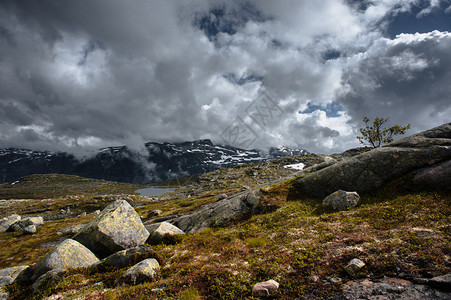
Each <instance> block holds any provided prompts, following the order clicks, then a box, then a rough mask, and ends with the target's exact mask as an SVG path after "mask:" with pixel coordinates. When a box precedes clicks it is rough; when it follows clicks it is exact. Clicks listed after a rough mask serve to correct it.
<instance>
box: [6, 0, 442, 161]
mask: <svg viewBox="0 0 451 300" xmlns="http://www.w3.org/2000/svg"><path fill="white" fill-rule="evenodd" d="M416 2H417V1H415V0H411V1H405V2H404V1H403V2H402V5H399V2H398V1H394V0H393V1H387V0H385V1H376V0H374V1H365V2H360V4H359V3H357V2H356V1H341V0H340V1H339V0H324V1H321V3H318V2H317V1H314V0H307V1H287V2H286V3H280V2H274V1H257V0H255V1H254V0H253V1H226V0H215V1H206V0H194V1H189V2H186V1H148V0H134V1H132V2H124V1H121V0H108V1H107V0H94V1H56V0H43V1H31V0H29V1H28V0H24V1H12V0H4V1H2V2H0V147H11V146H14V147H25V148H32V149H49V150H65V151H70V152H75V153H85V152H86V151H89V150H92V149H96V148H99V147H104V146H110V145H121V144H128V145H132V146H133V147H135V148H137V149H139V148H140V147H141V145H142V144H143V143H144V142H145V141H183V140H192V139H200V138H210V139H213V140H214V141H215V142H219V143H220V142H222V139H221V138H220V135H221V133H222V132H223V131H224V129H226V128H227V127H228V126H229V125H230V124H231V123H232V122H233V121H234V120H235V119H236V118H237V117H241V118H242V119H243V120H245V122H247V125H248V126H250V127H251V128H252V129H253V130H254V131H255V132H256V133H257V134H258V139H257V140H256V142H255V144H254V145H253V146H254V147H267V146H270V145H293V146H298V147H304V148H306V149H308V150H310V151H319V152H332V151H340V150H344V149H345V148H347V147H350V146H356V145H357V140H356V139H355V135H356V128H357V127H358V126H359V122H360V120H361V117H362V115H363V114H365V113H366V112H368V111H371V112H374V113H378V114H381V115H386V116H388V117H391V118H392V119H393V120H394V121H396V122H405V121H408V119H409V118H410V119H411V121H409V122H411V123H412V125H413V127H414V128H415V129H417V130H420V129H426V128H427V127H430V126H431V125H436V123H437V122H441V121H444V120H445V119H446V118H445V117H444V113H443V112H447V111H449V104H448V103H449V97H448V95H449V90H448V89H447V87H446V86H447V85H446V84H445V83H446V82H447V81H448V82H449V71H448V70H449V55H447V53H446V49H448V48H449V41H448V40H449V36H448V35H447V34H446V33H444V32H441V33H440V32H436V33H430V34H428V35H427V36H415V35H412V34H410V35H405V36H404V37H402V38H392V39H386V38H384V35H385V31H386V29H387V28H388V27H387V26H389V24H390V22H394V20H395V19H396V16H398V15H401V14H403V13H405V12H409V10H411V7H413V5H415V3H416ZM436 2H437V1H427V3H426V4H427V5H426V4H425V5H423V6H422V13H421V15H422V17H424V16H427V15H428V14H429V12H428V9H430V11H431V13H432V12H433V11H435V10H434V9H433V8H434V5H435V4H436ZM362 3H363V4H364V5H362ZM439 3H445V1H439ZM387 16H390V18H388V17H387ZM447 47H448V48H447ZM262 91H266V92H267V93H268V94H269V95H271V97H272V99H274V101H276V102H277V105H278V106H279V107H280V109H281V110H282V111H283V112H284V113H283V114H280V115H278V117H277V118H274V119H273V120H271V122H270V123H271V126H269V127H268V128H265V129H262V128H260V127H259V126H258V124H256V123H255V122H253V120H252V119H251V118H250V117H249V116H248V115H246V108H247V107H249V105H251V103H252V101H255V99H256V98H257V97H258V95H259V93H260V92H262ZM426 98H427V99H428V100H427V101H424V100H423V101H421V99H426ZM337 103H340V104H341V106H340V105H338V104H337ZM407 116H409V117H407Z"/></svg>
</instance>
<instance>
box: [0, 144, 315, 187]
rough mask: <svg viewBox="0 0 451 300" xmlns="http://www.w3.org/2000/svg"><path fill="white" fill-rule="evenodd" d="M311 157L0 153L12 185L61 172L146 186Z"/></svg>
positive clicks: (227, 149) (158, 149)
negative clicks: (33, 176)
mask: <svg viewBox="0 0 451 300" xmlns="http://www.w3.org/2000/svg"><path fill="white" fill-rule="evenodd" d="M304 154H308V152H307V151H306V150H302V149H288V148H286V147H283V148H280V149H278V148H271V150H270V152H269V154H268V155H266V154H264V153H262V152H261V151H259V150H244V149H240V148H235V147H231V146H220V145H214V144H213V143H212V142H211V141H210V140H197V141H192V142H184V143H155V142H149V143H146V144H145V149H143V150H142V151H136V150H133V149H130V148H128V147H127V146H119V147H108V148H103V149H100V150H99V151H98V152H97V153H96V154H95V155H94V156H92V157H89V158H85V159H82V160H78V159H76V158H75V157H74V156H72V155H70V154H67V153H63V152H47V151H44V152H40V151H30V150H23V149H14V148H9V149H0V182H12V181H15V180H17V179H18V178H20V177H23V176H26V175H31V174H45V173H60V174H72V175H79V176H84V177H89V178H96V179H105V180H111V181H118V182H129V183H146V182H151V181H159V180H165V179H171V178H179V177H184V176H189V175H193V174H201V173H205V172H210V171H214V170H218V169H221V168H228V167H233V166H235V165H238V164H242V163H251V162H258V161H262V160H271V159H275V158H279V157H283V156H287V155H304Z"/></svg>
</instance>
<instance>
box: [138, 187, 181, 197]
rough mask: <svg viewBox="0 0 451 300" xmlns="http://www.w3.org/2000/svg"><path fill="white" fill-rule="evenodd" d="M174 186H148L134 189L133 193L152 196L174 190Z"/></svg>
mask: <svg viewBox="0 0 451 300" xmlns="http://www.w3.org/2000/svg"><path fill="white" fill-rule="evenodd" d="M175 190H176V188H162V187H148V188H144V189H139V190H136V191H135V193H137V194H139V195H140V196H144V197H153V196H158V195H161V194H165V193H169V192H173V191H175Z"/></svg>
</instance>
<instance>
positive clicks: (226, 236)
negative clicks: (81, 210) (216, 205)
mask: <svg viewBox="0 0 451 300" xmlns="http://www.w3.org/2000/svg"><path fill="white" fill-rule="evenodd" d="M250 168H255V165H250V166H241V167H240V168H232V170H228V171H224V170H219V171H215V172H213V173H210V174H208V175H202V176H200V177H199V178H201V180H200V181H199V182H197V183H196V182H193V183H192V184H191V185H190V186H189V187H188V186H187V187H184V188H181V189H179V191H177V192H174V193H170V194H168V195H167V196H164V197H162V198H161V199H160V200H158V201H147V200H146V199H136V203H135V204H137V205H136V206H137V208H136V209H137V211H138V213H139V214H140V215H144V216H145V215H146V213H148V212H150V211H152V210H154V209H161V210H163V215H170V214H175V213H182V212H186V211H190V210H194V209H197V208H199V207H200V206H202V205H205V204H208V203H212V202H214V201H217V200H218V197H219V196H218V195H219V194H221V193H226V194H232V193H234V192H237V191H239V190H240V187H241V185H243V184H253V186H257V185H259V184H261V183H262V182H264V179H256V180H254V179H250V177H249V176H247V177H246V176H244V175H243V174H245V173H247V172H248V171H249V169H250ZM282 169H283V168H278V167H277V166H276V165H269V166H268V170H267V169H263V172H265V173H266V174H270V173H271V172H273V171H274V172H275V173H277V170H282ZM259 171H262V170H259ZM283 172H285V170H283ZM242 175H243V177H241V176H242ZM234 176H235V177H234ZM264 176H267V175H264ZM212 179H214V181H211V180H212ZM251 180H252V181H253V183H251ZM225 182H232V183H233V184H232V186H227V187H226V188H225V189H222V188H220V187H218V186H221V185H223V184H224V185H226V184H225ZM204 184H205V186H204ZM262 190H263V196H262V201H261V202H262V203H261V207H260V213H259V214H256V215H254V216H252V217H250V218H249V219H247V220H245V221H241V222H236V223H234V224H232V225H230V226H228V227H224V228H207V229H205V230H203V231H201V232H198V233H196V234H191V235H187V236H186V237H184V238H183V239H182V240H181V242H180V243H176V244H173V245H159V246H151V247H152V248H153V249H154V250H156V251H157V253H158V255H159V258H160V261H161V272H160V274H159V279H158V280H156V281H153V282H147V283H144V284H140V285H136V286H131V285H120V284H118V281H117V280H118V278H119V277H120V276H121V274H122V273H123V272H124V271H125V268H124V269H119V270H117V269H110V270H105V271H104V272H99V273H93V274H91V273H89V272H87V270H85V269H77V270H71V271H67V272H66V273H64V274H62V275H61V276H63V277H64V278H65V279H64V280H53V281H51V282H49V283H48V284H47V285H46V286H45V287H44V288H43V290H42V291H40V293H39V294H33V293H32V292H31V291H30V290H23V289H21V288H20V287H18V286H15V285H13V286H10V287H8V289H9V290H10V291H11V293H12V299H32V298H33V297H34V298H36V299H41V298H43V297H44V296H49V295H59V296H61V297H64V298H66V299H75V298H77V297H78V298H81V299H149V298H151V299H156V298H160V299H162V298H167V299H253V298H252V287H253V285H254V284H255V283H256V282H259V281H266V280H269V279H274V280H276V281H278V282H279V283H280V288H279V290H278V291H277V294H276V295H274V297H275V298H277V299H294V298H299V299H319V298H323V299H327V298H334V297H336V296H337V294H338V293H339V292H340V290H341V289H342V284H343V283H345V282H346V281H348V280H352V279H356V278H367V277H370V278H372V279H377V278H382V277H384V276H396V277H402V278H406V279H411V278H417V277H432V276H437V275H442V274H446V273H449V272H451V262H450V260H449V257H450V255H451V246H450V245H451V243H450V242H451V239H450V233H451V230H450V226H451V225H449V224H451V222H450V221H451V205H450V204H451V193H450V191H449V190H448V191H441V192H415V191H407V192H401V190H400V189H399V182H398V183H393V184H391V185H387V186H386V187H385V188H383V189H380V190H379V191H378V192H376V193H373V194H371V195H366V196H364V197H362V204H361V206H359V207H357V208H355V209H352V210H350V211H345V212H333V211H330V210H327V209H325V208H323V207H322V206H321V204H320V201H319V200H318V199H313V198H309V197H306V196H305V195H300V194H297V193H295V192H294V191H293V187H292V180H287V181H284V182H281V183H278V184H274V185H269V186H265V187H263V188H262ZM186 193H192V196H191V197H190V198H187V197H183V195H185V194H186ZM55 199H58V198H55ZM81 199H83V200H82V202H86V203H91V202H90V201H92V200H93V197H92V196H86V197H81ZM160 216H161V215H160ZM91 217H92V216H91V215H87V216H85V217H80V218H74V219H66V220H57V221H51V222H46V223H45V225H44V226H43V227H42V228H41V229H40V231H38V234H36V235H33V236H21V235H19V234H15V233H5V234H0V249H2V250H0V265H1V266H2V267H7V266H13V265H19V264H25V263H26V264H30V263H34V262H37V261H38V260H39V259H40V257H42V256H43V255H44V254H45V253H46V252H47V251H48V250H49V249H50V248H42V245H43V244H44V245H45V244H46V243H47V244H49V243H52V242H55V241H57V240H58V239H60V238H61V236H58V235H56V231H57V230H58V229H60V228H63V227H66V226H69V225H71V224H76V223H81V222H86V221H88V220H89V219H90V218H91ZM50 245H51V244H50ZM11 257H12V258H11ZM353 258H359V259H361V260H362V261H364V262H365V263H366V266H365V267H364V268H363V269H362V270H361V271H360V272H358V273H357V274H356V275H354V276H351V275H349V274H348V273H347V272H346V271H345V266H346V265H347V263H348V262H349V261H350V260H351V259H353ZM312 276H319V278H320V280H319V281H318V282H312V281H311V280H310V278H311V277H312ZM331 278H341V280H342V281H341V282H333V281H332V280H331Z"/></svg>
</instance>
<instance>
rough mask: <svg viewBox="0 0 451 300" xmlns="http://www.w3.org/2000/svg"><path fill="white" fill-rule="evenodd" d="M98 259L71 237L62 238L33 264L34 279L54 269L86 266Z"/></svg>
mask: <svg viewBox="0 0 451 300" xmlns="http://www.w3.org/2000/svg"><path fill="white" fill-rule="evenodd" d="M97 261H99V259H98V258H97V257H96V256H95V255H94V254H93V253H92V252H91V251H90V250H89V249H87V248H86V247H85V246H83V245H82V244H80V243H79V242H77V241H74V240H72V239H67V240H64V241H63V242H62V243H61V244H59V245H58V246H57V247H56V248H55V249H53V250H52V251H50V252H49V253H47V255H46V256H44V258H42V259H41V260H40V261H39V262H38V263H37V264H36V265H35V266H34V276H33V278H34V279H37V278H38V277H39V276H41V275H42V274H45V273H46V272H47V271H50V270H54V269H73V268H79V267H88V266H90V265H92V264H94V263H96V262H97Z"/></svg>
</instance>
